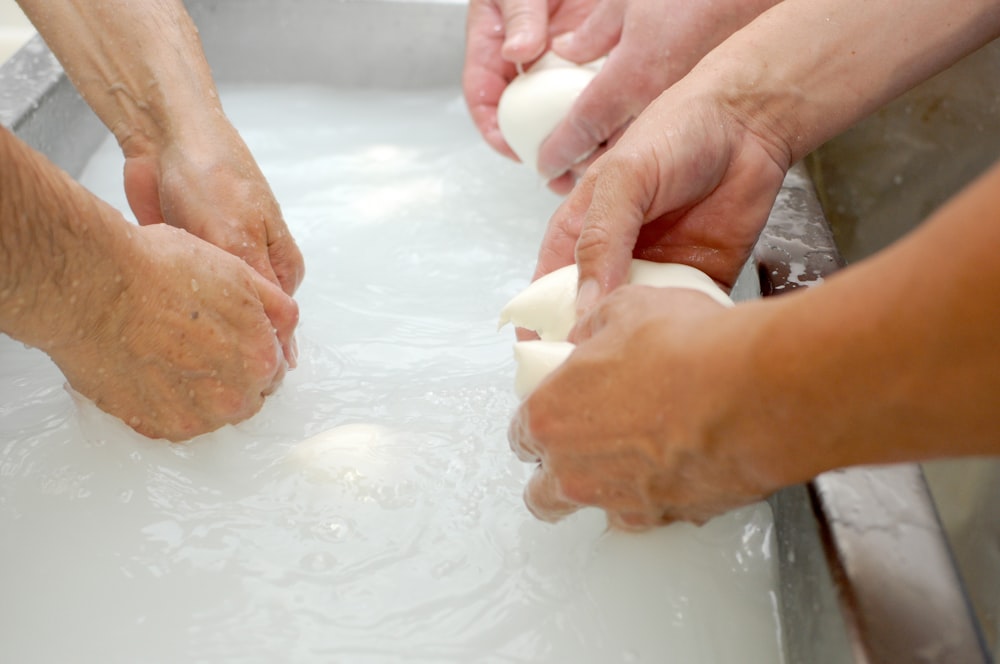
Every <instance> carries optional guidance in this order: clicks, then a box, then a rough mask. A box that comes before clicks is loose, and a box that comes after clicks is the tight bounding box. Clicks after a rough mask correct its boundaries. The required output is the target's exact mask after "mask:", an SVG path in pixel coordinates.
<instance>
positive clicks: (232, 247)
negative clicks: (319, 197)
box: [123, 116, 305, 295]
mask: <svg viewBox="0 0 1000 664" xmlns="http://www.w3.org/2000/svg"><path fill="white" fill-rule="evenodd" d="M192 124H194V123H192ZM123 149H124V151H125V155H126V160H125V191H126V194H127V196H128V200H129V205H130V206H131V207H132V211H133V212H134V213H135V215H136V219H137V220H138V221H139V223H140V224H143V225H148V224H155V223H161V222H166V223H168V224H170V225H171V226H176V227H178V228H183V229H185V230H187V231H189V232H191V233H193V234H194V235H197V236H198V237H200V238H202V239H203V240H207V241H208V242H211V243H212V244H214V245H216V246H217V247H221V248H223V249H225V250H226V251H228V252H229V253H231V254H233V255H234V256H238V257H240V258H242V259H243V260H245V261H246V262H247V263H248V264H249V265H250V266H251V267H253V268H254V269H255V270H257V271H258V272H259V273H260V274H262V275H263V276H264V277H265V278H267V279H268V280H270V281H272V282H273V283H275V284H278V285H279V286H281V288H282V290H284V291H285V292H286V293H288V294H289V295H292V294H293V293H294V292H295V290H296V289H297V288H298V286H299V284H300V283H301V282H302V277H303V275H304V274H305V266H304V263H303V260H302V253H301V252H300V251H299V248H298V246H297V245H296V243H295V240H294V238H293V237H292V235H291V233H290V232H289V230H288V226H287V225H286V224H285V220H284V217H283V216H282V214H281V209H280V207H279V206H278V203H277V201H276V200H275V198H274V194H273V193H272V192H271V189H270V187H269V186H268V184H267V181H266V180H265V179H264V176H263V174H262V173H261V172H260V168H259V167H258V166H257V163H256V161H255V160H254V158H253V156H252V155H251V154H250V151H249V149H248V148H247V146H246V144H245V143H244V142H243V140H242V139H241V138H240V136H239V134H238V133H237V132H236V130H235V129H234V128H233V126H232V125H231V124H230V123H229V122H228V121H227V120H226V119H225V118H224V117H221V116H219V117H217V119H216V120H215V122H211V121H208V122H204V121H203V122H199V123H198V124H197V126H196V127H189V128H187V130H186V132H185V135H183V136H178V137H169V138H168V139H165V140H164V141H163V142H162V143H160V144H156V145H152V144H147V145H143V146H142V147H141V148H138V149H133V146H132V145H131V144H129V143H125V144H124V145H123Z"/></svg>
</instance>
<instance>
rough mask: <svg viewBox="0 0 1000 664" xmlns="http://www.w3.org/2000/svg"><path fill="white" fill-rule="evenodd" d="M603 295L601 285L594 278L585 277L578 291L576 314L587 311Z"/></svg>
mask: <svg viewBox="0 0 1000 664" xmlns="http://www.w3.org/2000/svg"><path fill="white" fill-rule="evenodd" d="M600 296H601V287H600V286H599V285H598V283H597V282H596V281H594V280H593V279H584V280H583V282H582V283H581V284H580V287H579V289H578V290H577V292H576V315H577V317H578V318H579V317H580V316H582V315H583V314H585V313H587V312H588V311H589V310H590V309H591V307H593V306H594V304H596V303H597V300H598V298H600Z"/></svg>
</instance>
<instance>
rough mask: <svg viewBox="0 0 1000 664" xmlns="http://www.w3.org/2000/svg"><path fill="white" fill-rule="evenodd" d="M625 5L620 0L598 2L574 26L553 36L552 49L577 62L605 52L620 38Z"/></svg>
mask: <svg viewBox="0 0 1000 664" xmlns="http://www.w3.org/2000/svg"><path fill="white" fill-rule="evenodd" d="M624 5H625V3H624V2H623V0H605V2H602V3H600V4H598V6H597V7H595V8H594V11H592V12H591V13H590V14H588V15H587V18H586V19H584V21H583V22H582V23H581V24H580V25H579V26H577V27H576V29H574V30H573V31H572V32H567V33H564V34H562V35H559V36H558V37H556V38H555V39H553V40H552V50H553V51H554V52H555V54H556V55H558V56H560V57H563V58H566V59H567V60H569V61H571V62H575V63H577V64H584V63H586V62H590V61H592V60H596V59H597V58H599V57H601V56H602V55H607V54H608V52H609V51H610V50H611V49H612V48H613V47H614V46H615V44H617V43H618V41H619V40H620V39H621V34H622V26H623V25H624V14H625V12H624Z"/></svg>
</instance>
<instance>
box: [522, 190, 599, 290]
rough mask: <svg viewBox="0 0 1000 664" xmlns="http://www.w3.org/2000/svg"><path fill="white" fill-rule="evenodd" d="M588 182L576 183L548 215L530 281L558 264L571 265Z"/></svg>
mask: <svg viewBox="0 0 1000 664" xmlns="http://www.w3.org/2000/svg"><path fill="white" fill-rule="evenodd" d="M592 184H593V183H592V182H590V183H587V184H583V183H581V185H580V186H578V187H576V188H575V189H574V190H573V191H572V193H571V194H570V195H569V197H567V198H566V200H565V201H563V202H562V204H561V205H560V206H559V207H558V208H557V209H556V211H555V213H553V215H552V217H551V218H550V219H549V223H548V226H547V227H546V229H545V235H544V236H543V237H542V244H541V248H540V249H539V250H538V262H537V264H536V265H535V274H534V275H533V277H532V281H534V280H535V279H538V278H539V277H543V276H545V275H546V274H548V273H549V272H554V271H555V270H558V269H559V268H561V267H565V266H567V265H572V263H573V255H574V252H575V251H576V243H577V240H578V239H579V237H580V228H581V227H582V225H583V219H584V216H585V214H586V211H587V207H588V206H589V204H590V195H591V191H592V188H591V186H589V185H592Z"/></svg>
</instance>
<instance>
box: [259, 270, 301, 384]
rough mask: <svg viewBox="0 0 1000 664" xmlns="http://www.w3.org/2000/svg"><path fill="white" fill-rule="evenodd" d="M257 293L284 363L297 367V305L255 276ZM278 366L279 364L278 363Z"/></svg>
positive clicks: (281, 292)
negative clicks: (295, 337) (295, 338)
mask: <svg viewBox="0 0 1000 664" xmlns="http://www.w3.org/2000/svg"><path fill="white" fill-rule="evenodd" d="M255 277H256V284H255V285H256V287H257V293H258V295H259V296H260V301H261V303H262V304H263V306H264V313H265V314H266V315H267V317H268V319H270V321H271V325H272V326H274V333H275V336H276V337H277V339H278V342H279V343H280V346H281V350H282V354H283V355H284V358H285V361H286V362H288V365H289V366H290V367H292V368H294V367H295V366H297V364H298V357H297V353H298V350H297V346H296V344H295V341H294V333H295V327H296V325H298V322H299V305H298V304H296V302H295V300H293V299H292V298H291V297H290V296H289V295H288V294H286V293H285V292H284V291H282V290H281V288H279V287H278V286H277V285H275V284H274V283H272V282H270V281H268V280H266V279H264V278H263V277H261V276H260V275H255ZM279 364H280V363H279Z"/></svg>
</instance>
